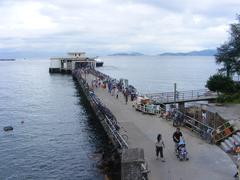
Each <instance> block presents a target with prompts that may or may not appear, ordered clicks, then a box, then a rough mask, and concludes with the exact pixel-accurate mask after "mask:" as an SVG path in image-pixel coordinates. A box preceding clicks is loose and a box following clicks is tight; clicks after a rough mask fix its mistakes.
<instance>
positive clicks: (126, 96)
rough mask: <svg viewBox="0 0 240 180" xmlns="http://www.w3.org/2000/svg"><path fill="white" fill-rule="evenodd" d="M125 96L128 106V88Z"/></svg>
mask: <svg viewBox="0 0 240 180" xmlns="http://www.w3.org/2000/svg"><path fill="white" fill-rule="evenodd" d="M124 96H125V101H126V104H127V103H128V89H127V88H126V89H125V91H124Z"/></svg>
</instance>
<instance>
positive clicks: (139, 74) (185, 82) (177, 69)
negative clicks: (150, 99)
mask: <svg viewBox="0 0 240 180" xmlns="http://www.w3.org/2000/svg"><path fill="white" fill-rule="evenodd" d="M101 60H103V61H104V66H103V67H101V68H99V70H100V71H102V72H104V73H106V74H109V75H111V76H112V77H114V78H117V79H119V78H125V79H128V80H129V83H130V84H132V85H134V86H135V87H136V88H137V89H138V90H139V91H140V92H142V93H154V92H168V91H173V87H174V83H177V89H178V90H179V91H181V90H195V89H204V88H205V84H206V81H207V79H208V78H209V76H210V75H212V74H214V73H216V72H217V69H218V66H217V65H216V64H215V59H214V57H212V56H207V57H203V56H171V57H170V56H127V57H126V56H107V57H101Z"/></svg>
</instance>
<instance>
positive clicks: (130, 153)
mask: <svg viewBox="0 0 240 180" xmlns="http://www.w3.org/2000/svg"><path fill="white" fill-rule="evenodd" d="M144 162H145V160H144V151H143V149H140V148H134V149H124V150H123V152H122V160H121V168H122V172H121V180H141V179H142V170H141V169H142V164H143V163H144Z"/></svg>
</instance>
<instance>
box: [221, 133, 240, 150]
mask: <svg viewBox="0 0 240 180" xmlns="http://www.w3.org/2000/svg"><path fill="white" fill-rule="evenodd" d="M239 145H240V132H237V133H235V134H233V135H232V136H230V137H228V138H226V139H225V140H224V141H222V142H221V143H220V147H221V148H222V149H223V150H224V151H225V152H230V151H231V150H232V149H233V148H235V147H236V146H239Z"/></svg>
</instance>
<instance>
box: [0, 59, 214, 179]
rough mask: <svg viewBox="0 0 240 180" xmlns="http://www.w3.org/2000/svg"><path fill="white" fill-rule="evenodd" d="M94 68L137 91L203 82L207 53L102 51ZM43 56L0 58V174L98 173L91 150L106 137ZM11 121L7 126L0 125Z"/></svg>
mask: <svg viewBox="0 0 240 180" xmlns="http://www.w3.org/2000/svg"><path fill="white" fill-rule="evenodd" d="M101 59H102V60H103V61H104V67H102V68H99V70H101V71H103V72H105V73H107V74H109V75H111V76H112V77H115V78H127V79H129V82H130V84H132V85H134V86H135V87H137V88H138V90H139V91H140V92H162V91H172V89H173V83H174V82H176V83H177V86H178V90H191V89H202V88H204V85H205V82H206V80H207V78H208V77H209V75H211V74H214V73H215V72H216V69H217V66H216V65H215V62H214V58H213V57H153V56H141V57H113V56H112V57H102V58H101ZM48 67H49V61H48V60H32V61H30V60H18V61H14V62H0V122H1V123H0V179H1V180H2V179H9V180H10V179H20V180H21V179H93V180H94V179H102V176H101V175H100V173H99V172H98V170H97V168H96V164H97V162H96V160H95V159H93V158H91V157H92V154H94V152H95V151H97V150H99V149H103V150H107V137H106V135H105V133H104V132H103V129H102V128H101V126H100V124H98V123H97V122H96V120H95V118H94V117H93V116H92V113H91V111H90V110H89V109H88V107H87V106H86V104H85V103H84V102H85V101H84V99H83V98H82V96H81V94H79V92H78V90H77V88H76V84H75V83H74V82H73V80H72V77H71V76H69V75H49V73H48ZM21 121H24V123H23V124H21ZM7 125H12V126H13V127H14V130H13V131H12V132H4V131H3V127H4V126H7Z"/></svg>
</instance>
